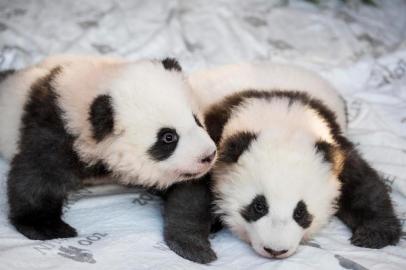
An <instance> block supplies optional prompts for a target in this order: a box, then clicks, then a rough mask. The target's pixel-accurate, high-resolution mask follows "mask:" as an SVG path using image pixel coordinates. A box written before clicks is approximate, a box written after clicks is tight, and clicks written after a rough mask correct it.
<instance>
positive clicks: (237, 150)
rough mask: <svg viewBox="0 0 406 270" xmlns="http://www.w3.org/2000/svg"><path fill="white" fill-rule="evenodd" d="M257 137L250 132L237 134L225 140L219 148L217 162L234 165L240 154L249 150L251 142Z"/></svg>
mask: <svg viewBox="0 0 406 270" xmlns="http://www.w3.org/2000/svg"><path fill="white" fill-rule="evenodd" d="M256 138H257V135H256V134H255V133H252V132H247V131H243V132H238V133H236V134H233V135H232V136H230V137H228V138H226V139H225V141H224V143H223V146H222V147H221V148H222V149H221V153H220V157H219V161H221V162H224V163H235V162H237V161H238V159H239V158H240V156H241V155H242V153H244V152H245V151H246V150H248V149H249V147H250V145H251V142H252V140H255V139H256Z"/></svg>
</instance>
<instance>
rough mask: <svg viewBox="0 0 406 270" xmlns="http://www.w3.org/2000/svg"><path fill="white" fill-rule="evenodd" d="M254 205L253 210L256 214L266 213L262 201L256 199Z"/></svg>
mask: <svg viewBox="0 0 406 270" xmlns="http://www.w3.org/2000/svg"><path fill="white" fill-rule="evenodd" d="M253 207H254V211H255V212H256V213H257V214H260V215H263V214H265V213H266V211H267V207H266V206H265V205H264V203H263V202H262V201H257V202H255V204H254V205H253Z"/></svg>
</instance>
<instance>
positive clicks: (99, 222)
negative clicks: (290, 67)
mask: <svg viewBox="0 0 406 270" xmlns="http://www.w3.org/2000/svg"><path fill="white" fill-rule="evenodd" d="M321 2H323V4H322V5H321V6H315V5H313V4H310V3H307V2H304V1H300V0H296V1H293V0H291V1H288V0H277V1H276V0H275V1H271V0H255V1H244V0H219V1H205V0H201V1H188V0H178V1H176V0H154V1H141V0H139V1H135V0H120V1H118V0H101V1H71V0H61V1H54V0H42V1H24V0H0V69H6V68H20V67H22V66H25V65H28V64H32V63H35V62H36V61H38V60H40V59H41V58H43V57H44V56H46V55H48V54H54V53H62V52H68V53H100V54H113V55H121V56H125V57H128V58H131V59H136V58H141V57H154V58H159V57H163V56H167V55H170V56H175V57H177V58H178V59H179V60H180V61H181V64H183V66H184V69H185V70H186V71H190V70H194V69H197V68H204V67H207V66H214V65H218V64H225V63H235V62H239V61H248V60H254V59H255V60H261V59H262V60H266V59H269V60H273V61H281V62H289V63H296V64H300V65H304V66H307V67H309V68H311V69H313V70H316V71H318V72H320V73H321V74H322V75H323V76H325V77H326V78H328V79H329V80H330V81H331V82H333V83H334V84H335V85H336V86H337V88H338V89H339V90H340V91H341V92H342V94H343V95H344V97H345V98H346V100H347V101H348V104H349V112H350V120H351V121H350V130H349V133H350V137H351V139H352V140H353V141H355V142H357V143H359V144H360V146H359V148H360V150H361V151H362V153H363V154H364V156H365V158H366V159H367V160H369V161H370V162H371V163H372V164H373V165H374V166H375V167H376V168H377V169H378V170H379V171H380V172H381V173H382V174H383V175H385V176H386V177H387V184H388V186H389V187H390V188H391V190H392V198H393V200H394V202H395V204H396V211H397V213H398V215H399V217H400V218H401V219H402V222H403V231H406V224H404V223H405V222H404V221H405V219H406V169H405V167H406V2H405V1H404V0H391V1H388V0H387V1H384V0H381V1H376V2H377V3H378V7H377V8H375V7H369V6H362V5H359V4H357V3H355V4H354V2H352V4H348V5H346V6H345V5H343V4H342V2H343V1H340V0H331V1H321ZM350 2H351V1H350ZM355 2H357V1H355ZM7 170H8V165H7V164H6V163H5V162H4V161H0V269H1V270H15V269H30V270H37V269H69V270H71V269H98V270H100V269H109V270H111V269H120V270H127V269H129V270H130V269H131V270H134V269H206V268H207V269H281V270H283V269H287V270H292V269H323V270H325V269H353V270H360V269H371V270H372V269H382V270H389V269H399V270H400V269H403V270H404V269H406V234H405V233H404V234H403V239H402V240H401V241H400V243H399V244H398V245H397V246H390V247H386V248H384V249H380V250H372V249H364V248H358V247H355V246H352V245H350V243H349V241H348V238H349V237H350V232H349V230H348V228H346V227H345V226H344V225H343V224H342V223H341V222H340V221H338V220H337V219H334V220H333V221H332V222H331V224H330V225H329V226H327V227H326V228H325V229H324V230H323V231H322V232H321V233H320V234H318V235H317V236H316V237H315V238H314V240H312V241H311V242H309V243H307V244H304V245H302V246H301V247H300V248H299V250H298V252H297V253H296V254H295V255H294V256H292V257H290V258H288V259H284V260H270V259H265V258H261V257H259V256H257V255H256V254H255V253H254V252H253V251H252V249H251V248H250V247H249V246H247V245H246V244H245V243H243V242H241V241H240V240H238V239H236V238H235V237H233V236H232V235H231V234H230V233H229V232H228V231H227V230H223V231H221V232H220V233H218V234H217V235H215V236H214V238H213V239H212V244H213V249H214V250H215V251H216V252H217V255H218V258H219V259H218V260H217V261H215V262H213V263H211V264H210V265H209V266H203V265H199V264H195V263H192V262H189V261H186V260H184V259H182V258H180V257H178V256H177V255H175V254H174V253H173V252H172V251H170V250H169V249H168V247H167V246H166V245H165V243H164V242H163V239H162V218H161V200H160V199H159V198H156V197H154V196H151V195H149V194H147V193H146V192H145V191H142V190H139V189H124V188H122V187H115V186H104V187H98V188H93V189H86V190H82V191H80V192H78V193H76V194H72V196H71V198H70V200H69V202H68V204H67V206H66V208H65V209H66V211H65V220H66V221H67V222H68V223H69V224H71V225H72V226H74V227H75V228H77V229H78V232H79V236H78V237H76V238H71V239H61V240H52V241H31V240H28V239H26V238H25V237H23V236H22V235H21V234H19V233H17V232H16V231H15V230H14V228H13V227H12V226H11V225H10V224H9V223H8V221H7V207H8V206H7V200H6V174H7Z"/></svg>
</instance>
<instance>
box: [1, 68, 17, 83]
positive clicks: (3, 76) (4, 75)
mask: <svg viewBox="0 0 406 270" xmlns="http://www.w3.org/2000/svg"><path fill="white" fill-rule="evenodd" d="M14 72H15V70H14V69H6V70H1V71H0V82H2V81H3V80H5V79H6V78H7V77H8V76H10V75H12V74H14Z"/></svg>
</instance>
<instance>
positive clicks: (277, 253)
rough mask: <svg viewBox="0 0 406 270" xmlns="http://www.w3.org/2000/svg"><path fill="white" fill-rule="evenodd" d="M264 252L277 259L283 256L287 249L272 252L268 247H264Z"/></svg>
mask: <svg viewBox="0 0 406 270" xmlns="http://www.w3.org/2000/svg"><path fill="white" fill-rule="evenodd" d="M264 250H265V251H266V252H267V253H268V254H270V255H271V256H272V257H276V258H277V257H279V256H282V255H283V254H285V253H287V252H288V250H287V249H283V250H273V249H271V248H268V247H264Z"/></svg>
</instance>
